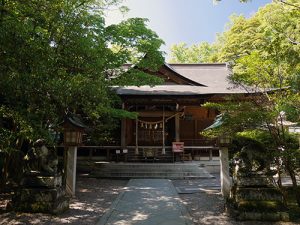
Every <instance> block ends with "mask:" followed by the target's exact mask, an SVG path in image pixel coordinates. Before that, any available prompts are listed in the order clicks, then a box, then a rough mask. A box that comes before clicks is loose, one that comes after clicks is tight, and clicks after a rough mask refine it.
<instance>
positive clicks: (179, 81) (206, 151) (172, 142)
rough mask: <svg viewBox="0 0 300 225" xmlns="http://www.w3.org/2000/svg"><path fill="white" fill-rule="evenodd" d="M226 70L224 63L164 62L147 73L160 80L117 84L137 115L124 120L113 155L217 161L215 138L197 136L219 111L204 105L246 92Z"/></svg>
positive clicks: (127, 107) (130, 158) (127, 106)
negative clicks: (232, 80) (136, 84)
mask: <svg viewBox="0 0 300 225" xmlns="http://www.w3.org/2000/svg"><path fill="white" fill-rule="evenodd" d="M230 72H231V71H230V69H229V68H228V65H227V64H226V63H209V64H167V63H165V64H164V65H163V66H161V68H160V69H159V70H158V71H157V72H155V73H151V74H152V75H154V76H158V77H160V78H163V80H164V83H163V84H162V85H155V86H125V87H118V88H116V92H117V94H118V95H119V96H120V97H121V99H122V108H123V109H125V110H128V111H130V112H136V113H137V114H138V117H137V119H123V120H122V122H121V140H120V146H119V149H120V150H118V152H117V154H125V155H126V161H141V160H145V159H149V160H153V161H155V162H156V161H157V162H163V161H172V160H173V161H174V160H199V161H202V160H218V157H219V149H218V146H217V143H216V140H214V139H208V138H205V137H203V136H202V135H201V131H203V130H204V129H205V128H207V127H208V126H210V125H211V124H212V123H213V122H214V119H215V117H216V116H217V115H218V112H217V111H216V110H212V109H208V108H205V107H203V106H202V105H203V104H204V103H206V102H220V101H226V97H228V96H233V95H241V96H247V94H248V93H247V91H246V90H243V89H241V88H237V87H234V86H233V85H232V84H231V83H230V82H229V80H228V76H229V75H230ZM177 153H178V154H177ZM180 153H181V154H180Z"/></svg>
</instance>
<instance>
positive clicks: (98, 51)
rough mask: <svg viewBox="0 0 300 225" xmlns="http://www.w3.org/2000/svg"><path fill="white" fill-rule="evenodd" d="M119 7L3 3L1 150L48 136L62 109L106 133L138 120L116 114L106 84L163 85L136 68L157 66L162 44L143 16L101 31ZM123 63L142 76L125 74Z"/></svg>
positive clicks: (64, 1)
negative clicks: (124, 122)
mask: <svg viewBox="0 0 300 225" xmlns="http://www.w3.org/2000/svg"><path fill="white" fill-rule="evenodd" d="M120 3H121V1H120V0H105V1H104V0H97V1H96V0H87V1H82V0H72V1H69V0H53V1H49V0H40V1H36V0H24V1H17V0H12V1H6V0H4V1H1V2H0V62H1V63H0V77H1V82H0V107H1V114H0V121H1V124H0V128H1V134H0V135H1V144H0V149H1V150H4V149H8V148H19V147H20V146H16V145H15V144H13V143H15V142H16V141H17V140H16V139H18V140H21V139H22V140H23V139H29V140H32V139H35V138H37V137H39V138H42V137H43V138H48V139H50V138H49V128H50V127H53V126H55V125H57V124H58V123H60V122H61V121H62V119H63V117H64V115H65V113H66V112H67V111H69V112H73V113H78V114H81V115H82V116H83V118H84V122H85V123H87V124H88V125H89V126H90V127H91V128H93V129H94V130H95V131H97V132H102V133H103V136H106V135H108V130H110V129H112V128H114V126H115V125H117V122H116V121H115V118H117V117H124V116H126V117H128V116H131V117H134V116H135V115H133V114H130V113H128V112H125V111H121V110H118V109H116V108H118V107H119V101H118V97H117V96H116V94H115V93H114V92H112V91H111V86H113V85H141V84H153V83H157V82H160V80H157V79H153V78H151V76H149V75H146V74H145V73H143V72H140V71H143V70H145V69H148V70H149V69H153V70H154V69H155V68H157V67H159V66H160V65H162V63H163V56H162V52H160V50H159V48H160V46H161V44H162V43H163V41H162V40H161V39H159V37H158V36H157V35H156V34H155V33H154V32H153V31H152V30H150V29H148V28H147V27H146V21H145V20H144V19H140V18H132V19H129V20H127V21H123V22H121V23H120V24H116V25H110V26H106V24H105V20H104V12H105V10H106V9H107V8H109V7H122V6H121V5H120ZM122 9H124V8H122ZM146 55H147V57H146ZM125 63H135V64H137V65H138V68H139V71H136V72H130V73H129V72H127V73H126V71H125V70H124V68H123V65H124V64H125ZM7 123H9V126H8V127H5V126H4V125H3V124H7ZM15 127H17V130H16V129H15ZM20 145H21V144H20Z"/></svg>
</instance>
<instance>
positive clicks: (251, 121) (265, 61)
mask: <svg viewBox="0 0 300 225" xmlns="http://www.w3.org/2000/svg"><path fill="white" fill-rule="evenodd" d="M294 4H296V2H295V1H294ZM297 4H299V3H297ZM299 20H300V11H299V10H295V7H291V6H290V5H287V4H278V3H277V1H275V2H274V3H272V4H268V5H266V6H265V7H263V8H261V9H260V10H259V11H258V12H257V13H256V14H255V15H253V16H252V17H251V18H249V19H246V18H244V17H243V16H235V17H233V19H232V25H231V27H230V28H229V30H228V31H226V32H224V34H223V41H224V44H223V46H222V48H221V49H220V52H219V60H222V61H227V62H230V63H231V66H232V76H231V81H232V82H233V83H234V84H235V85H238V86H240V87H242V88H244V89H245V90H247V91H248V92H249V93H253V94H255V95H256V97H255V98H246V99H247V100H248V101H247V102H244V101H243V102H239V101H233V102H232V103H225V104H208V105H209V106H212V107H217V108H219V110H220V111H223V112H226V118H225V122H224V128H223V129H224V130H225V132H229V131H231V132H233V133H235V132H241V131H243V130H254V129H258V128H259V129H267V130H268V131H269V134H270V136H271V137H272V139H273V142H274V143H273V145H271V146H269V147H270V148H272V150H273V152H274V155H275V156H276V157H275V161H276V163H277V167H278V170H279V171H280V172H281V171H283V170H285V171H287V172H288V174H289V175H290V177H291V179H292V182H293V187H294V190H295V193H296V195H297V202H298V205H299V206H300V192H299V188H298V187H297V181H296V177H297V170H296V167H297V164H296V163H295V155H297V154H299V150H297V149H298V146H297V145H295V144H293V142H292V139H291V138H290V135H289V134H288V133H287V131H286V129H285V125H284V121H285V120H286V119H288V120H290V121H294V122H298V123H299V120H300V116H299V115H300V108H299V101H300V96H299V87H300V83H299V80H300V79H299V78H300V54H299V53H300V49H299V45H297V44H295V43H293V42H292V41H291V39H293V40H296V39H298V38H299V36H298V35H299V24H298V21H299ZM243 98H245V97H243ZM235 102H238V103H235ZM283 112H284V113H283ZM224 130H223V131H221V132H224ZM280 159H282V160H283V165H281V164H280ZM298 175H299V174H298ZM279 185H281V183H280V179H279Z"/></svg>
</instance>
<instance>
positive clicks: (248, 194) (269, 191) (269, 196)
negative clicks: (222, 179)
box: [235, 187, 283, 202]
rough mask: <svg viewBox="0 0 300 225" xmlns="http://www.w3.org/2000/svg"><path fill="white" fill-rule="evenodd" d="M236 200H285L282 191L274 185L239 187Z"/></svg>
mask: <svg viewBox="0 0 300 225" xmlns="http://www.w3.org/2000/svg"><path fill="white" fill-rule="evenodd" d="M235 192H236V193H235V201H236V202H239V201H264V200H267V201H278V202H283V196H282V194H281V192H280V191H279V190H278V189H277V188H274V187H237V188H236V190H235Z"/></svg>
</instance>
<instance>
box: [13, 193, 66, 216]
mask: <svg viewBox="0 0 300 225" xmlns="http://www.w3.org/2000/svg"><path fill="white" fill-rule="evenodd" d="M11 208H12V209H13V210H15V211H19V212H32V213H50V214H60V213H62V212H64V211H66V210H68V209H69V198H67V197H64V196H63V197H61V198H58V199H56V200H55V201H38V202H27V201H13V203H12V205H11Z"/></svg>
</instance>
